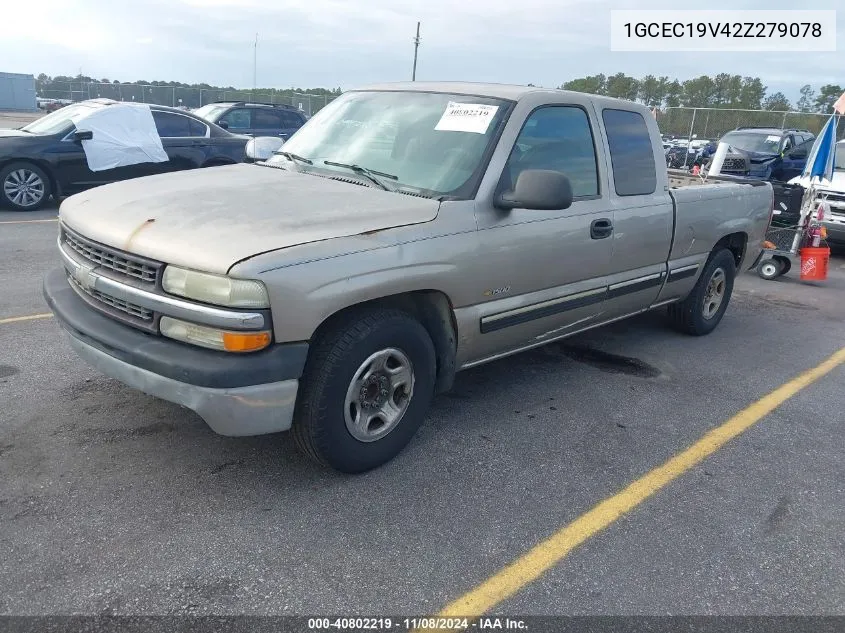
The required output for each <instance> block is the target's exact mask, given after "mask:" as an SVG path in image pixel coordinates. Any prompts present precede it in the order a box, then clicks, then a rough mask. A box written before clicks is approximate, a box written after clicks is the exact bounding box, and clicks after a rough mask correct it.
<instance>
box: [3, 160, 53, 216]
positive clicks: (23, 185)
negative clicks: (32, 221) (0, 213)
mask: <svg viewBox="0 0 845 633" xmlns="http://www.w3.org/2000/svg"><path fill="white" fill-rule="evenodd" d="M49 198H50V179H49V178H48V176H47V174H46V173H44V171H43V170H42V169H41V168H40V167H38V166H37V165H34V164H32V163H27V162H22V161H18V162H14V163H9V164H8V165H6V166H5V167H4V168H3V169H0V206H4V207H7V208H11V209H13V210H14V211H35V210H36V209H40V208H41V207H42V206H43V205H44V203H45V202H47V200H48V199H49Z"/></svg>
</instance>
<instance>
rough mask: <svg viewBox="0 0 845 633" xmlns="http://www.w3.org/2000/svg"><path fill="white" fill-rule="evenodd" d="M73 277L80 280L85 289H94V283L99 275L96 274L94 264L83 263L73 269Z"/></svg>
mask: <svg viewBox="0 0 845 633" xmlns="http://www.w3.org/2000/svg"><path fill="white" fill-rule="evenodd" d="M73 278H74V279H76V281H78V282H79V285H80V286H82V287H83V288H85V290H93V288H94V283H95V282H96V281H97V275H95V274H94V267H93V266H85V265H82V266H80V267H79V268H77V269H76V270H75V271H73Z"/></svg>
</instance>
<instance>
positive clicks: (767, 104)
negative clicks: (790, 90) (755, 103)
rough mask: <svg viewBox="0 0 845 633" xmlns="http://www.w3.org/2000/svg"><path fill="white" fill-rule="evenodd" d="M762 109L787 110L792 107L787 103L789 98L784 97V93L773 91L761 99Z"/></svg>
mask: <svg viewBox="0 0 845 633" xmlns="http://www.w3.org/2000/svg"><path fill="white" fill-rule="evenodd" d="M763 109H764V110H779V111H782V112H783V111H788V110H791V109H792V104H791V103H789V99H787V98H786V95H785V94H783V93H782V92H775V93H774V94H770V95H769V96H768V97H766V98H765V100H764V101H763Z"/></svg>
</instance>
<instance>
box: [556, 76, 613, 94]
mask: <svg viewBox="0 0 845 633" xmlns="http://www.w3.org/2000/svg"><path fill="white" fill-rule="evenodd" d="M561 89H563V90H574V91H575V92H586V93H587V94H592V95H603V94H607V77H605V76H604V75H602V74H599V75H592V76H589V77H579V78H578V79H572V80H570V81H567V82H566V83H564V84H563V85H562V86H561Z"/></svg>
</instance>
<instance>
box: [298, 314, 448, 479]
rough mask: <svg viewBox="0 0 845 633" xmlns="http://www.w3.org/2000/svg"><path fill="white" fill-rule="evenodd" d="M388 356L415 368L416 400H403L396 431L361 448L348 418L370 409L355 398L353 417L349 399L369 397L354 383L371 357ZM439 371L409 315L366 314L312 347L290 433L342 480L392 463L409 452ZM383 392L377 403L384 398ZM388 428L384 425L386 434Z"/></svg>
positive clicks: (423, 334) (333, 330) (427, 343)
mask: <svg viewBox="0 0 845 633" xmlns="http://www.w3.org/2000/svg"><path fill="white" fill-rule="evenodd" d="M388 349H393V350H398V351H399V352H400V354H403V355H404V357H405V360H407V361H410V366H411V370H412V371H411V376H412V377H413V383H412V384H413V387H412V389H411V394H410V397H409V398H407V400H403V402H407V405H404V406H405V409H404V413H403V414H401V415H399V416H398V421H397V422H395V426H393V427H392V429H391V430H387V431H386V434H385V435H383V436H381V437H379V438H378V439H374V440H371V441H362V440H361V439H359V438H357V437H355V436H354V435H353V431H352V430H350V427H349V424H353V423H352V422H349V423H347V415H348V416H349V417H350V418H351V417H352V416H353V411H359V412H360V411H364V412H366V411H367V410H366V409H361V408H356V407H360V406H361V405H360V404H359V402H360V401H359V400H358V399H357V398H356V399H354V402H353V403H352V406H351V408H350V412H349V413H347V406H346V402H347V397H348V396H349V394H351V393H357V394H359V395H360V397H362V398H363V397H364V396H363V395H364V392H365V391H364V390H365V387H363V386H362V387H361V388H360V390H358V389H357V387H356V388H353V381H354V380H355V378H356V375H358V374H359V371H360V370H361V369H362V367H363V366H364V363H365V362H366V361H367V360H368V359H369V358H370V357H371V356H373V355H375V354H379V353H382V350H388ZM436 368H437V360H436V356H435V351H434V344H433V343H432V342H431V338H430V337H429V335H428V332H427V331H426V330H425V328H424V327H423V326H422V325H421V324H420V323H419V322H418V321H417V320H415V319H414V318H413V317H411V316H410V315H408V314H407V313H405V312H402V311H400V310H394V309H373V310H366V311H362V312H358V313H356V314H353V315H351V316H350V317H349V318H348V319H346V320H344V321H343V322H338V323H337V324H336V325H335V326H334V327H331V328H329V330H328V331H326V332H325V333H323V334H322V335H321V336H320V337H319V339H318V340H317V341H316V342H315V343H314V345H313V347H312V348H311V351H310V353H309V355H308V361H307V362H306V364H305V370H304V372H303V376H302V380H301V381H300V393H299V396H298V398H297V405H296V411H295V413H294V422H293V429H292V431H293V436H294V439H295V441H296V444H297V446H298V447H299V448H300V450H302V451H303V452H304V453H305V454H306V455H308V456H309V457H310V458H311V459H313V460H314V461H316V462H318V463H320V464H323V465H326V466H329V467H331V468H334V469H335V470H338V471H340V472H344V473H360V472H365V471H368V470H371V469H373V468H376V467H378V466H381V465H382V464H384V463H386V462H388V461H390V460H391V459H393V458H394V457H395V456H396V455H397V454H398V453H399V452H400V451H402V449H403V448H405V446H406V445H407V444H408V442H409V441H410V440H411V438H412V437H413V436H414V434H415V433H416V432H417V430H418V429H419V427H420V425H421V424H422V422H423V419H424V418H425V415H426V413H427V411H428V407H429V405H430V403H431V399H432V396H433V393H434V383H435V374H436ZM378 379H380V378H376V379H374V380H378ZM355 384H356V385H358V384H360V382H358V381H356V382H355ZM379 384H380V383H379ZM378 389H379V387H376V395H375V396H374V397H379V395H378ZM384 393H385V392H384V391H381V394H384ZM396 393H398V389H397V392H396ZM394 396H395V393H390V395H388V396H383V397H386V398H387V399H388V400H390V399H393V398H394ZM385 419H386V418H385ZM383 421H384V420H382V422H383ZM353 427H354V424H353ZM388 428H389V425H388V424H387V423H385V424H384V425H383V429H385V430H386V429H388ZM355 432H357V433H359V434H361V433H365V432H369V431H368V430H367V429H357V430H356V431H355ZM375 432H376V433H377V432H378V428H376V431H375Z"/></svg>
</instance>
